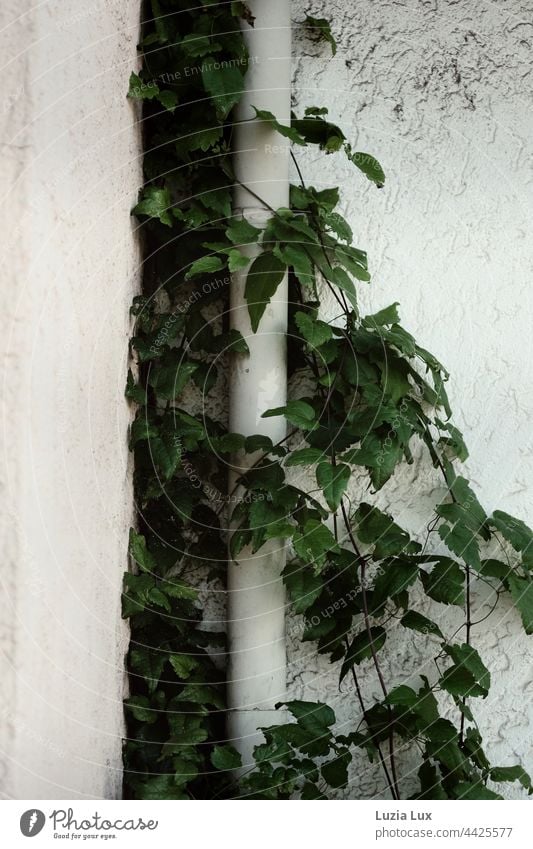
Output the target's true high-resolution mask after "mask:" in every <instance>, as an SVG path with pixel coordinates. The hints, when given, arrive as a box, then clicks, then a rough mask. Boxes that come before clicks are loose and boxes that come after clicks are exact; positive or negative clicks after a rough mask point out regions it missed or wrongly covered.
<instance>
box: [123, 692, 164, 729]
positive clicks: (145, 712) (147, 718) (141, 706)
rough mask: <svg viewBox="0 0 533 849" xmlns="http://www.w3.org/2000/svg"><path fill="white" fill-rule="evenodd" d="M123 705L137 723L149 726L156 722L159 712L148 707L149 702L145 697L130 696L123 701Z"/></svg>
mask: <svg viewBox="0 0 533 849" xmlns="http://www.w3.org/2000/svg"><path fill="white" fill-rule="evenodd" d="M124 704H125V706H126V708H127V710H130V711H131V713H132V714H133V716H134V717H135V719H137V720H139V722H147V723H148V724H149V725H152V724H153V723H154V722H157V719H158V713H159V712H158V711H157V710H155V709H154V708H151V707H150V700H149V699H148V698H147V697H146V696H130V697H129V699H125V700H124Z"/></svg>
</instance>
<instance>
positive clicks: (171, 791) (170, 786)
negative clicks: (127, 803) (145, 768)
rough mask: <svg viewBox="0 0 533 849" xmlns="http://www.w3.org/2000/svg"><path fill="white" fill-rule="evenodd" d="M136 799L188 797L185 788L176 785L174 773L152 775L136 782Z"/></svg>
mask: <svg viewBox="0 0 533 849" xmlns="http://www.w3.org/2000/svg"><path fill="white" fill-rule="evenodd" d="M135 798H136V799H154V800H157V799H160V800H161V799H186V798H187V796H184V794H183V790H181V789H180V788H179V787H177V786H176V782H175V776H174V775H152V776H150V778H147V779H146V780H142V781H136V783H135Z"/></svg>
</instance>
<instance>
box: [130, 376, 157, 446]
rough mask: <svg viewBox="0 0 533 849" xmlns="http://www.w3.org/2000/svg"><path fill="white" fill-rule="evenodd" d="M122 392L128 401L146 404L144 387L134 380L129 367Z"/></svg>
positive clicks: (141, 404)
mask: <svg viewBox="0 0 533 849" xmlns="http://www.w3.org/2000/svg"><path fill="white" fill-rule="evenodd" d="M124 394H125V395H126V398H129V399H130V401H135V403H136V404H139V405H140V406H141V407H142V406H143V405H144V404H146V389H144V387H143V386H139V384H137V383H136V382H135V378H134V377H133V372H132V370H131V369H128V379H127V383H126V391H125V393H124ZM154 435H155V434H154Z"/></svg>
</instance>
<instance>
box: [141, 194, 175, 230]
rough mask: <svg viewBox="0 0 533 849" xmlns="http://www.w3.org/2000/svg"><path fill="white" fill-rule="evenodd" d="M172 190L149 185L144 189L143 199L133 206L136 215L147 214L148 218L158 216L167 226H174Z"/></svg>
mask: <svg viewBox="0 0 533 849" xmlns="http://www.w3.org/2000/svg"><path fill="white" fill-rule="evenodd" d="M171 205H172V202H171V200H170V192H169V190H168V189H159V188H157V187H156V186H148V187H147V188H145V189H144V191H143V196H142V200H140V201H139V203H138V204H137V206H135V207H134V208H133V214H134V215H146V216H148V218H157V219H158V220H159V221H161V223H162V224H166V225H167V227H172V218H171V216H170V208H171Z"/></svg>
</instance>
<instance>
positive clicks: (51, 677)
mask: <svg viewBox="0 0 533 849" xmlns="http://www.w3.org/2000/svg"><path fill="white" fill-rule="evenodd" d="M0 18H1V24H2V27H1V44H2V50H1V56H2V59H1V64H2V78H3V85H2V98H1V102H0V124H1V139H0V141H1V144H0V152H1V157H0V179H1V191H2V203H1V204H0V215H1V216H2V223H1V231H2V247H1V251H2V276H3V283H2V289H1V295H0V297H1V303H2V316H3V330H2V335H1V341H0V348H1V352H2V360H1V362H2V404H1V412H2V431H1V432H2V437H1V439H2V451H1V457H2V460H1V475H0V500H1V507H0V528H1V538H2V554H3V558H2V569H1V580H0V620H1V623H0V649H1V680H2V687H1V688H0V793H1V794H2V795H3V797H14V798H43V799H45V798H83V797H89V798H93V797H94V798H99V797H100V798H101V797H105V798H114V797H117V796H119V795H120V789H121V773H120V765H121V763H120V762H121V735H122V710H121V699H122V695H123V687H124V673H123V655H124V651H125V648H126V644H127V634H126V629H125V627H124V625H123V623H122V622H121V619H120V584H121V577H122V571H123V568H124V565H125V561H124V557H125V550H126V545H127V542H126V539H127V529H128V526H129V520H130V515H131V511H132V506H131V485H130V468H129V465H130V464H129V458H128V451H127V446H126V433H127V424H128V420H129V411H128V409H127V407H126V404H125V403H123V401H122V399H123V388H124V384H125V375H126V363H127V342H128V335H129V330H130V328H129V319H128V308H129V304H130V302H131V297H132V294H133V292H134V291H135V290H136V288H137V280H138V250H137V245H136V240H135V234H134V225H133V221H132V219H130V217H129V211H130V209H131V206H132V204H133V203H134V202H135V199H136V196H137V188H138V186H139V183H140V176H139V174H140V160H139V133H138V127H137V124H136V121H137V116H136V113H135V111H134V110H133V108H132V106H131V104H130V103H129V102H128V101H127V100H126V98H125V92H126V91H127V80H128V76H129V73H130V70H131V68H132V67H134V66H135V62H136V50H135V45H136V41H137V36H138V19H139V3H138V2H137V0H126V2H125V0H108V2H105V3H104V2H98V0H97V2H94V3H83V2H81V1H80V0H70V2H59V0H49V2H45V3H40V4H32V3H30V2H29V0H24V2H21V0H17V2H13V0H8V1H7V2H5V3H3V4H2V10H1V15H0Z"/></svg>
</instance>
